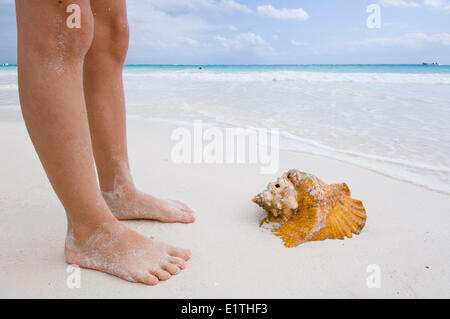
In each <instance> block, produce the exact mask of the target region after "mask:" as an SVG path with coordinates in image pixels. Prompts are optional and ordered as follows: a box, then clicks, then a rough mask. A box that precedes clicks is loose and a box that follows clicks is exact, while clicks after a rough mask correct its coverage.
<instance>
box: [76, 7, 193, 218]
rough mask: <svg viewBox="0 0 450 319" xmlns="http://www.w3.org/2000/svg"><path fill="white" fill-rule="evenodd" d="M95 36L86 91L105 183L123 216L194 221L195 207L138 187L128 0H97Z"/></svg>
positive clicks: (107, 195) (112, 203)
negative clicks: (128, 93)
mask: <svg viewBox="0 0 450 319" xmlns="http://www.w3.org/2000/svg"><path fill="white" fill-rule="evenodd" d="M91 6H92V11H93V13H94V19H95V31H94V40H93V43H92V46H91V48H90V49H89V52H88V53H87V55H86V60H85V68H84V70H85V73H84V84H85V85H84V90H85V95H86V104H87V110H88V116H89V123H90V129H91V136H92V144H93V147H94V155H95V161H96V164H97V171H98V174H99V180H100V187H101V190H102V192H103V195H104V197H105V200H106V202H107V203H108V205H109V207H110V208H111V210H112V212H113V214H114V215H115V216H116V217H117V218H119V219H155V220H159V221H163V222H185V223H190V222H193V221H194V214H193V212H192V210H191V209H189V207H187V206H186V205H185V204H183V203H181V202H178V201H163V200H159V199H157V198H155V197H152V196H149V195H146V194H143V193H141V192H139V191H137V190H136V188H135V186H134V183H133V180H132V178H131V173H130V167H129V162H128V152H127V137H126V118H125V117H126V116H125V98H124V91H123V84H122V67H123V64H124V61H125V57H126V54H127V49H128V40H129V32H128V21H127V13H126V4H125V0H115V1H110V0H95V1H91Z"/></svg>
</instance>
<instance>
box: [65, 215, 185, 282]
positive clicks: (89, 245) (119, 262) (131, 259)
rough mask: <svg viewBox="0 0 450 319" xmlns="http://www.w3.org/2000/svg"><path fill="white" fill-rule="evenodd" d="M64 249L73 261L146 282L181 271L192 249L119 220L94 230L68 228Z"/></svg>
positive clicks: (79, 264) (166, 277)
mask: <svg viewBox="0 0 450 319" xmlns="http://www.w3.org/2000/svg"><path fill="white" fill-rule="evenodd" d="M64 253H65V257H66V261H67V262H68V263H70V264H75V265H78V266H80V267H82V268H90V269H95V270H99V271H103V272H106V273H109V274H111V275H114V276H117V277H120V278H122V279H125V280H128V281H131V282H139V283H144V284H147V285H156V284H157V283H158V282H159V281H160V280H163V281H164V280H168V279H169V278H170V277H171V276H172V275H175V274H177V273H179V272H180V271H181V270H182V269H183V268H184V267H185V264H186V261H187V260H189V258H190V256H191V253H190V251H189V250H186V249H180V248H175V247H172V246H169V245H167V244H165V243H162V242H158V241H156V240H152V239H149V238H147V237H145V236H143V235H140V234H139V233H137V232H134V231H132V230H130V229H128V228H127V227H125V226H124V225H122V224H120V223H119V222H118V221H113V222H109V223H105V224H103V225H100V226H98V227H97V228H96V229H95V230H94V231H89V230H83V231H78V232H75V231H69V233H68V235H67V238H66V246H65V250H64Z"/></svg>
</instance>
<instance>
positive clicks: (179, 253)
mask: <svg viewBox="0 0 450 319" xmlns="http://www.w3.org/2000/svg"><path fill="white" fill-rule="evenodd" d="M170 255H171V256H173V257H178V258H181V259H184V260H186V261H187V260H189V259H190V258H191V251H190V250H189V249H182V248H172V249H171V250H170Z"/></svg>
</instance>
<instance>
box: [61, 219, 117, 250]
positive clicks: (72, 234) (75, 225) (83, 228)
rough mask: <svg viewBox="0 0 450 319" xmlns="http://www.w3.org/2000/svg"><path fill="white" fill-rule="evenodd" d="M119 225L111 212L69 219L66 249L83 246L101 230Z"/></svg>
mask: <svg viewBox="0 0 450 319" xmlns="http://www.w3.org/2000/svg"><path fill="white" fill-rule="evenodd" d="M117 223H119V221H118V220H117V219H116V218H115V217H114V215H113V214H112V213H111V212H110V211H109V210H108V211H107V212H105V213H104V214H102V215H99V214H92V216H90V217H89V218H81V219H73V218H70V217H68V223H67V238H66V247H67V248H73V247H79V246H82V245H83V244H84V243H85V242H86V241H87V240H88V239H89V238H90V237H91V236H92V235H93V234H95V233H96V232H98V231H99V230H101V229H106V228H108V227H110V226H114V225H115V224H117Z"/></svg>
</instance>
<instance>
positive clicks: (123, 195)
mask: <svg viewBox="0 0 450 319" xmlns="http://www.w3.org/2000/svg"><path fill="white" fill-rule="evenodd" d="M101 191H102V195H103V198H104V199H105V201H106V202H108V201H113V200H119V199H120V200H123V199H131V198H134V197H135V195H136V193H137V189H136V187H135V186H134V183H133V182H131V181H128V182H126V183H115V184H114V185H113V186H102V187H101Z"/></svg>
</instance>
